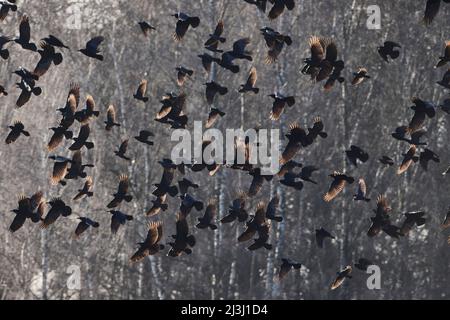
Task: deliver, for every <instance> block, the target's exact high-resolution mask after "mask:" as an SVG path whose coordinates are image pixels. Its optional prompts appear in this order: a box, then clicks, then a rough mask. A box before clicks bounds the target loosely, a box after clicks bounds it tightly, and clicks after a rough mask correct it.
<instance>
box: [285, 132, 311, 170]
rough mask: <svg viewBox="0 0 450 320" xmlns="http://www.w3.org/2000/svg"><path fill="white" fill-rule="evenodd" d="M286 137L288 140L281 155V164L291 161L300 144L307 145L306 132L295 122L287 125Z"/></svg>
mask: <svg viewBox="0 0 450 320" xmlns="http://www.w3.org/2000/svg"><path fill="white" fill-rule="evenodd" d="M286 138H288V140H289V142H288V144H287V146H286V148H285V149H284V151H283V153H282V155H281V159H280V164H281V165H284V164H286V163H287V162H289V161H291V160H292V159H293V158H294V157H295V156H296V155H297V153H298V152H299V151H300V149H301V147H302V146H307V145H308V140H307V135H306V132H305V130H304V129H303V128H301V127H300V126H299V125H298V124H297V123H292V124H291V125H289V132H288V133H287V134H286Z"/></svg>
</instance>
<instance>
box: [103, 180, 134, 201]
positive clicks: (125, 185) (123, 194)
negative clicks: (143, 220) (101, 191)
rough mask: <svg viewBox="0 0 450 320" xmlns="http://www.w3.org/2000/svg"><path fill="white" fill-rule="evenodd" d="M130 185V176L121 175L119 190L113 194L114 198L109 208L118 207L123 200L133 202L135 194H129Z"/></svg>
mask: <svg viewBox="0 0 450 320" xmlns="http://www.w3.org/2000/svg"><path fill="white" fill-rule="evenodd" d="M129 187H130V181H129V179H128V176H126V175H121V176H120V177H119V187H118V189H117V192H116V193H115V194H114V195H113V196H114V199H113V200H111V202H110V203H109V204H108V208H109V209H112V208H116V207H118V206H119V205H120V204H121V203H122V201H125V202H131V201H132V200H133V196H131V195H129V194H128V189H129Z"/></svg>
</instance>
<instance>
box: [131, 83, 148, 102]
mask: <svg viewBox="0 0 450 320" xmlns="http://www.w3.org/2000/svg"><path fill="white" fill-rule="evenodd" d="M147 85H148V82H147V80H145V79H144V80H142V81H141V83H140V84H139V87H138V89H137V91H136V93H135V94H134V95H133V97H134V98H135V99H136V100H139V101H142V102H148V97H146V96H145V94H146V93H147Z"/></svg>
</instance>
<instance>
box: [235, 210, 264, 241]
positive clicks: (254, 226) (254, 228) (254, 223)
mask: <svg viewBox="0 0 450 320" xmlns="http://www.w3.org/2000/svg"><path fill="white" fill-rule="evenodd" d="M266 224H267V219H266V204H265V203H264V202H263V201H261V202H259V203H258V205H257V207H256V211H255V215H254V216H253V217H252V219H251V220H250V221H248V222H247V223H246V229H245V231H244V232H243V233H242V234H241V235H240V236H239V237H238V241H239V242H246V241H250V240H251V239H252V238H253V237H254V236H255V235H256V233H257V232H258V230H260V228H261V227H262V226H264V225H266Z"/></svg>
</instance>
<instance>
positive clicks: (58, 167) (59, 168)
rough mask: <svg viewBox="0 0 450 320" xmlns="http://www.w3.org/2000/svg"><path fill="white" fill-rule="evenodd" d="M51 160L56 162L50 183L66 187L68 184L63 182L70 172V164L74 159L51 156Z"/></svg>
mask: <svg viewBox="0 0 450 320" xmlns="http://www.w3.org/2000/svg"><path fill="white" fill-rule="evenodd" d="M48 158H49V159H52V160H54V161H55V164H54V165H53V171H52V175H51V178H50V182H51V184H52V185H53V186H56V185H58V184H61V185H63V186H65V185H66V182H65V181H63V180H64V178H65V177H66V175H67V172H68V171H69V164H70V163H71V162H72V159H69V158H66V157H61V156H50V157H48Z"/></svg>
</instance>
